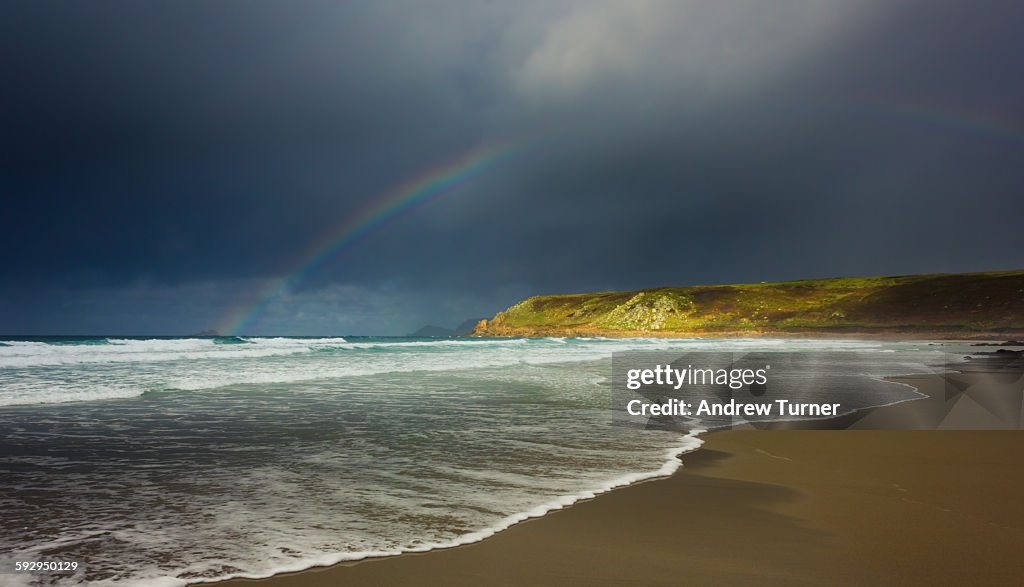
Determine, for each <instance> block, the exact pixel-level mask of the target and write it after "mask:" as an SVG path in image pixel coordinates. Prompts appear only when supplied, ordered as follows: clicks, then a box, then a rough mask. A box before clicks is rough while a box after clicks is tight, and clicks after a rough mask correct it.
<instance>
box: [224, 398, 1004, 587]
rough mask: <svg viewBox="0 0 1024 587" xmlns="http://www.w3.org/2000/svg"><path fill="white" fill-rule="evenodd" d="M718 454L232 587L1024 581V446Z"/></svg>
mask: <svg viewBox="0 0 1024 587" xmlns="http://www.w3.org/2000/svg"><path fill="white" fill-rule="evenodd" d="M915 383H916V384H918V385H922V384H924V383H926V382H924V381H923V380H922V381H915ZM908 405H909V404H900V405H896V406H890V407H888V408H884V409H883V410H884V412H882V411H880V412H877V413H876V414H882V413H884V414H885V416H886V417H885V419H886V420H887V421H889V422H898V421H899V420H901V419H903V417H904V416H905V415H913V414H912V410H911V408H909V407H908ZM903 412H906V414H902V413H903ZM901 414H902V415H901ZM878 419H879V418H877V417H875V418H874V420H876V421H877V420H878ZM865 420H871V419H870V418H869V419H865ZM854 428H856V426H854ZM704 439H705V441H706V443H705V445H704V447H702V448H701V449H700V450H698V451H696V452H694V453H690V454H686V455H683V463H684V466H683V467H682V468H681V469H680V470H679V472H677V473H676V474H675V475H673V476H671V477H669V478H666V479H660V480H655V481H649V482H645V483H641V484H638V485H634V486H631V487H627V488H623V489H619V490H616V491H613V492H611V493H607V494H604V495H601V496H598V497H597V498H595V499H593V500H589V501H586V502H582V503H578V504H576V505H574V506H572V507H570V508H567V509H565V510H561V511H558V512H554V513H551V514H549V515H546V516H544V517H542V518H539V519H535V520H531V521H528V522H525V523H522V524H519V525H517V526H514V527H512V528H510V529H508V530H506V531H504V532H501V533H499V534H498V535H496V536H494V537H492V538H489V539H487V540H484V541H482V542H479V543H476V544H471V545H467V546H461V547H457V548H452V549H446V550H437V551H433V552H428V553H423V554H408V555H402V556H397V557H390V558H383V559H375V560H367V561H362V562H356V563H345V564H339V565H335V566H332V567H328V568H322V569H311V570H307V571H303V572H299V573H292V574H285V575H278V576H275V577H272V578H270V579H265V580H256V581H253V580H236V581H228V582H224V583H223V585H234V586H239V585H247V586H256V585H259V586H260V587H272V586H274V587H277V586H281V587H284V586H296V587H311V586H319V585H325V586H326V585H446V586H448V585H474V586H475V585H552V586H555V585H558V586H561V585H569V584H575V585H627V584H628V585H679V584H716V585H730V584H732V585H749V584H815V585H817V584H857V585H863V584H873V585H897V584H899V585H906V584H935V583H938V584H993V583H994V584H1004V583H1013V584H1018V583H1019V582H1020V580H1021V577H1022V576H1024V555H1022V553H1024V501H1022V500H1021V496H1020V492H1021V488H1022V487H1024V433H1022V432H1020V431H1014V430H1010V431H963V430H960V431H957V430H857V429H848V430H793V429H790V430H749V429H748V430H729V431H720V432H714V433H711V434H707V435H705V436H704Z"/></svg>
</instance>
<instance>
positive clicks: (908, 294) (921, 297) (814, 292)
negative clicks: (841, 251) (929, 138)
mask: <svg viewBox="0 0 1024 587" xmlns="http://www.w3.org/2000/svg"><path fill="white" fill-rule="evenodd" d="M886 329H889V330H893V329H895V330H933V331H935V330H946V331H1015V330H1022V329H1024V271H1005V272H992V273H965V274H933V275H912V276H896V277H851V278H837V279H815V280H806V281H785V282H775V283H752V284H740V285H709V286H691V287H665V288H656V289H648V290H641V291H628V292H604V293H591V294H570V295H553V296H537V297H532V298H529V299H526V300H523V301H522V302H519V303H518V304H516V305H514V306H512V307H511V308H509V309H508V310H506V311H504V312H501V313H499V314H498V315H497V316H495V317H494V319H493V320H490V321H488V323H487V325H486V327H485V328H481V329H478V332H477V334H496V335H503V334H527V335H529V334H542V333H545V332H549V331H550V332H552V333H558V332H594V333H601V332H609V333H614V332H616V331H622V332H627V331H633V332H637V331H643V332H663V333H665V334H669V333H673V332H676V333H683V332H715V331H719V332H724V331H730V332H745V331H749V332H761V331H779V332H785V331H793V332H801V331H813V330H820V331H836V332H842V331H857V330H863V331H870V330H886Z"/></svg>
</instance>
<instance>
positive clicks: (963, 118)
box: [866, 100, 1024, 143]
mask: <svg viewBox="0 0 1024 587" xmlns="http://www.w3.org/2000/svg"><path fill="white" fill-rule="evenodd" d="M866 109H867V111H868V112H871V113H872V114H875V115H878V116H883V117H887V118H891V119H896V120H900V121H903V122H912V123H917V124H924V125H927V126H932V127H937V128H942V129H947V130H954V131H959V132H967V133H971V134H975V135H979V136H985V137H988V138H990V139H997V140H1002V141H1009V142H1014V143H1020V142H1024V125H1022V121H1021V120H1019V118H1018V117H1011V116H1007V115H1006V114H1005V113H1000V112H979V111H968V110H964V109H962V108H961V109H956V108H951V107H948V106H942V105H938V104H926V103H921V102H913V101H895V100H891V101H886V102H875V103H869V104H868V105H867V107H866Z"/></svg>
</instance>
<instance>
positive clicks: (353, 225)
mask: <svg viewBox="0 0 1024 587" xmlns="http://www.w3.org/2000/svg"><path fill="white" fill-rule="evenodd" d="M528 143H529V141H528V140H527V139H523V138H517V139H513V140H506V141H500V142H497V143H491V144H488V145H485V146H482V147H478V148H476V149H472V150H470V151H467V152H465V153H463V154H461V155H459V156H458V157H456V158H455V159H453V160H451V161H449V162H448V163H444V164H442V165H439V166H436V167H433V168H430V169H428V170H427V171H425V172H423V173H421V174H420V175H418V176H417V177H415V178H414V179H412V180H410V181H407V182H405V183H402V184H401V185H399V186H398V187H397V188H395V189H393V190H391V191H388V192H384V193H383V194H381V195H380V196H378V197H376V198H371V199H370V200H368V201H367V202H366V204H365V205H364V206H363V208H362V209H360V210H358V211H357V212H356V213H355V214H353V215H351V216H350V217H348V218H346V219H345V221H343V222H342V223H341V224H339V225H338V226H337V227H336V228H334V229H333V230H330V231H328V232H326V233H325V234H324V235H322V236H321V237H319V238H317V239H315V240H313V241H312V243H311V244H310V245H309V246H308V247H306V249H305V250H304V251H303V252H302V253H301V254H299V255H298V256H297V257H296V258H295V260H294V261H292V262H291V263H289V264H288V265H287V266H286V267H287V268H286V270H285V271H282V272H281V273H280V274H279V277H275V278H272V279H268V280H267V282H266V283H265V284H264V285H263V286H262V287H260V288H259V290H258V291H257V293H256V295H255V296H247V297H246V301H244V302H240V303H238V304H236V305H235V306H234V307H232V308H231V310H229V311H228V313H227V314H226V315H225V316H224V318H223V319H222V320H221V321H220V322H219V323H218V326H217V328H216V329H217V331H218V332H219V333H221V334H222V335H224V336H229V335H235V334H239V333H241V332H242V331H243V330H244V329H245V328H246V327H247V326H249V325H251V323H252V321H253V320H254V319H256V318H257V317H258V316H259V315H260V313H261V312H262V311H263V310H264V309H265V308H266V306H267V305H268V304H270V303H271V302H272V301H274V300H275V299H278V298H279V297H281V296H282V295H285V294H286V293H287V292H289V291H291V290H293V289H294V288H295V287H296V286H297V285H298V284H300V283H301V282H302V281H303V280H304V279H306V278H308V277H309V276H310V275H311V274H312V273H313V272H314V271H316V269H317V268H318V267H319V266H320V265H322V264H323V262H324V261H326V260H327V259H329V258H330V257H331V256H333V255H334V254H336V253H337V252H339V251H340V250H342V249H343V248H345V247H347V246H349V245H351V244H353V243H355V242H356V241H357V240H359V239H360V238H361V237H364V236H366V235H367V234H369V233H370V232H372V231H373V230H374V229H376V228H379V227H380V226H382V225H383V224H385V223H387V222H388V221H389V220H393V219H394V218H396V217H398V216H399V215H401V214H403V213H405V212H408V211H410V210H413V209H415V208H417V207H420V206H423V205H425V204H427V203H429V202H431V201H434V200H437V199H438V198H440V197H441V196H443V195H445V194H449V193H451V192H452V191H453V190H455V189H456V188H458V187H459V186H461V185H463V184H464V183H466V182H467V181H468V180H470V179H472V178H474V177H476V176H478V175H480V174H482V173H483V172H485V171H487V170H489V169H491V168H493V167H494V166H495V165H497V164H498V163H501V162H503V161H506V160H507V159H509V158H511V157H512V156H514V155H516V154H518V153H519V152H521V151H522V150H523V149H524V148H525V146H526V145H527V144H528Z"/></svg>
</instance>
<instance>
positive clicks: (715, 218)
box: [0, 0, 1024, 334]
mask: <svg viewBox="0 0 1024 587" xmlns="http://www.w3.org/2000/svg"><path fill="white" fill-rule="evenodd" d="M1022 18H1024V7H1022V6H1021V5H1020V4H1019V3H1015V2H1008V1H1007V2H986V3H985V4H984V7H981V6H979V5H977V4H971V3H966V2H950V1H942V2H904V3H899V4H893V3H891V2H880V1H876V2H840V1H826V2H817V3H813V4H810V5H808V4H807V3H804V2H795V1H793V2H791V1H784V2H776V3H772V5H771V7H768V6H766V5H764V3H761V2H755V1H744V2H732V3H707V2H697V1H692V2H691V1H685V2H679V1H669V0H665V1H659V0H649V1H641V2H629V3H623V2H590V1H583V0H580V1H575V2H571V1H566V2H555V3H552V2H540V1H529V2H525V3H516V4H515V5H514V6H513V5H511V4H508V3H506V4H500V3H499V4H494V3H478V2H468V1H465V0H446V1H442V2H440V3H431V4H430V6H427V5H423V4H419V3H407V4H389V3H371V2H348V3H340V4H339V3H322V2H297V3H296V2H293V3H289V4H288V5H287V6H284V5H283V4H280V3H270V2H245V3H242V2H218V3H205V4H182V3H172V2H163V3H156V4H147V5H146V6H145V7H143V6H140V5H137V4H135V3H131V2H112V3H103V4H101V5H96V4H88V5H86V4H79V5H75V4H61V5H59V8H57V7H55V6H54V5H52V4H49V3H42V2H6V3H4V5H3V7H2V8H0V50H2V51H3V52H4V54H5V55H16V56H17V58H16V59H6V60H4V61H3V63H2V64H0V75H2V76H3V79H4V80H5V107H4V108H3V109H0V125H2V127H3V129H4V132H3V133H0V152H2V157H0V190H2V192H3V193H4V194H5V208H4V214H3V215H2V218H0V223H2V224H0V246H2V247H3V249H4V250H5V251H8V252H9V254H7V255H5V257H4V279H3V280H2V282H0V331H3V332H10V333H26V334H30V333H125V334H133V333H138V334H146V333H150V334H152V333H189V332H197V331H200V330H204V329H207V328H210V327H212V326H214V325H216V324H218V323H220V322H222V321H223V320H224V317H225V316H226V315H229V314H231V313H232V311H234V310H237V309H238V308H239V307H241V306H245V305H246V304H252V303H254V300H253V296H254V295H256V294H255V293H254V292H258V291H260V289H261V288H262V287H263V286H264V284H265V281H266V280H267V279H270V278H275V277H281V276H282V275H286V274H288V273H289V272H290V271H292V270H294V268H295V267H297V266H298V265H299V264H300V263H301V261H302V257H303V255H304V254H308V253H307V251H310V250H311V247H313V248H315V246H316V245H315V243H318V242H322V241H324V239H325V236H328V235H331V234H332V233H334V232H335V231H337V230H338V229H339V227H341V226H343V225H344V223H346V222H348V221H350V220H351V219H353V218H358V215H359V214H360V211H361V210H364V209H365V208H366V207H367V205H370V206H371V207H372V205H373V204H374V203H379V202H380V201H381V198H382V194H387V193H390V192H391V191H392V190H393V189H394V188H395V186H397V185H401V184H403V183H404V182H406V181H408V180H410V179H412V178H416V177H419V176H420V175H421V174H423V173H425V172H429V171H430V170H436V169H439V168H440V167H442V166H444V165H445V164H446V163H450V162H451V161H453V160H454V159H456V158H457V157H459V156H460V155H462V154H464V153H466V152H469V151H472V150H474V149H476V148H478V147H480V146H482V145H489V144H493V143H495V142H498V141H503V140H507V139H509V138H510V137H513V136H517V135H518V134H519V133H522V132H527V133H533V134H532V135H531V136H536V137H539V138H537V139H535V140H532V141H531V142H530V143H529V144H528V145H527V146H526V147H525V148H524V149H523V151H522V152H521V153H520V154H519V156H517V157H515V158H513V159H512V160H509V161H507V162H505V163H503V164H501V165H499V166H496V167H494V168H492V169H490V170H489V171H487V172H486V173H483V174H481V175H479V176H476V177H474V178H472V179H471V180H470V181H467V182H465V183H464V184H462V185H461V186H460V187H459V188H458V189H457V190H454V191H452V192H450V193H447V194H445V195H444V196H443V197H441V198H438V199H436V200H434V201H432V202H431V203H429V204H428V205H425V206H421V207H411V208H410V209H409V210H407V211H405V212H403V213H401V214H398V215H397V216H395V217H393V218H388V219H386V221H384V222H382V223H380V224H379V225H378V226H377V228H375V229H374V230H373V231H371V232H370V233H369V234H367V235H365V236H364V237H363V238H361V239H359V240H358V241H357V242H355V243H354V244H352V245H350V246H346V247H342V248H341V250H339V251H338V252H337V253H336V254H333V255H328V256H327V258H326V260H325V261H324V263H323V264H322V265H320V266H318V267H316V269H315V270H314V271H311V272H309V274H308V275H306V276H304V277H303V279H301V280H297V281H296V282H295V283H292V284H290V285H289V287H288V288H285V289H284V290H282V291H280V292H277V293H276V294H275V295H274V296H271V297H270V299H269V301H268V303H266V304H265V307H264V308H263V309H262V310H261V311H260V313H259V316H258V317H257V319H255V320H254V321H253V322H252V325H251V328H253V329H254V330H256V331H261V332H273V333H291V334H329V333H353V334H360V333H374V334H402V333H406V332H411V331H413V330H415V329H416V328H418V327H420V326H422V325H424V324H429V323H433V324H437V325H439V326H445V327H453V326H455V325H456V324H458V323H460V322H462V321H463V320H465V319H467V318H478V317H484V316H488V315H491V314H493V313H494V312H495V311H497V310H500V309H502V308H503V307H505V306H507V305H509V304H511V303H513V302H515V301H517V300H518V299H520V298H521V297H523V296H526V295H530V294H538V293H555V292H570V291H580V290H596V289H621V288H639V287H647V286H656V285H666V284H694V283H715V282H737V281H762V280H773V279H792V278H801V277H829V276H836V275H857V274H902V273H916V272H932V271H970V270H985V269H999V268H1014V267H1020V266H1021V265H1022V261H1024V259H1022V258H1021V256H1020V252H1019V251H1020V250H1021V249H1020V246H1019V245H1020V242H1019V237H1018V234H1019V230H1017V228H1018V226H1017V224H1018V221H1019V218H1020V217H1021V213H1022V212H1024V208H1022V203H1021V199H1020V198H1019V194H1020V191H1021V188H1022V187H1024V172H1022V171H1021V170H1022V169H1024V121H1022V120H1021V119H1020V116H1019V104H1020V103H1021V102H1022V100H1024V81H1022V80H1024V64H1022V62H1021V60H1019V59H1016V57H1015V56H1016V55H1019V54H1020V53H1021V51H1022V49H1024V47H1022V46H1021V44H1022V42H1024V41H1021V37H1020V35H1019V34H1018V31H1017V29H1018V28H1019V27H1018V26H1017V23H1019V22H1021V21H1022Z"/></svg>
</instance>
